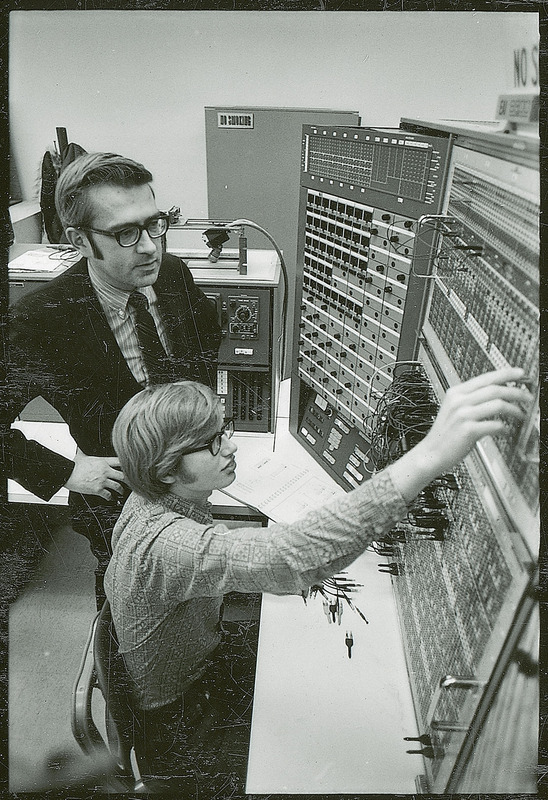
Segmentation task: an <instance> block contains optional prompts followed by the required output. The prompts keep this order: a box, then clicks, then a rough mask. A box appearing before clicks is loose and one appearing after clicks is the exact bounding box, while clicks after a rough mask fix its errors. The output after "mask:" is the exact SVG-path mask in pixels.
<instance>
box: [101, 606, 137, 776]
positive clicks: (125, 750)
mask: <svg viewBox="0 0 548 800" xmlns="http://www.w3.org/2000/svg"><path fill="white" fill-rule="evenodd" d="M93 661H94V668H95V678H96V681H97V685H98V686H99V689H100V690H101V693H102V695H103V697H104V700H105V706H106V708H105V722H106V729H107V737H108V744H109V749H110V751H111V753H112V756H113V757H114V758H115V760H116V762H117V763H118V765H119V766H120V767H121V768H122V769H124V770H126V771H128V772H129V771H131V762H130V753H131V749H132V747H133V744H134V738H135V732H136V730H137V728H138V726H139V724H140V716H139V711H138V709H137V707H136V705H135V703H134V699H133V689H132V682H131V678H130V676H129V674H128V671H127V669H126V665H125V662H124V658H123V656H122V655H121V654H120V653H119V652H118V638H117V636H116V630H115V628H114V623H113V621H112V616H111V613H110V605H109V603H108V601H105V603H104V604H103V607H102V609H101V611H100V613H99V616H98V618H97V626H96V629H95V636H94V638H93Z"/></svg>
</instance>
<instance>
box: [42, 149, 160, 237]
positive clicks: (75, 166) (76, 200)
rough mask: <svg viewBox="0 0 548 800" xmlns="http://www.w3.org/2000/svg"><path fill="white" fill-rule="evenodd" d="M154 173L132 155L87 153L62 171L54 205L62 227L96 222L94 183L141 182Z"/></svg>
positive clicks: (140, 183)
mask: <svg viewBox="0 0 548 800" xmlns="http://www.w3.org/2000/svg"><path fill="white" fill-rule="evenodd" d="M151 181H152V173H151V172H149V170H148V169H146V167H144V166H143V165H142V164H139V162H137V161H133V160H132V159H131V158H125V157H124V156H119V155H116V153H85V154H84V155H82V156H78V158H75V159H74V161H72V162H71V163H70V164H68V166H66V167H65V169H64V170H63V171H62V172H61V175H60V176H59V180H58V181H57V185H56V187H55V207H56V209H57V214H58V215H59V219H60V220H61V224H62V225H63V228H64V229H65V230H66V229H67V228H68V227H75V228H85V227H89V226H91V225H92V224H93V207H92V202H91V198H90V193H89V189H90V188H91V187H92V186H99V185H104V184H113V185H115V186H123V187H131V186H142V185H143V184H147V183H150V182H151Z"/></svg>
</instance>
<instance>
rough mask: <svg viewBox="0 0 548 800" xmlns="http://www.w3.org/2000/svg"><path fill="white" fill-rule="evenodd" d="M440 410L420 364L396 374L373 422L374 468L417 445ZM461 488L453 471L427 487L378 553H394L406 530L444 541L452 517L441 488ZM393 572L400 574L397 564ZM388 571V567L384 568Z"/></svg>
mask: <svg viewBox="0 0 548 800" xmlns="http://www.w3.org/2000/svg"><path fill="white" fill-rule="evenodd" d="M437 411H438V402H437V399H436V397H435V395H434V393H433V390H432V388H431V386H430V384H429V382H428V380H427V378H426V376H425V375H424V373H423V372H422V370H421V369H420V368H419V367H414V368H412V369H406V370H405V372H400V374H399V375H397V376H396V377H394V380H393V382H392V384H391V385H390V387H389V388H388V389H387V390H386V392H384V394H383V395H382V397H381V398H380V400H379V402H378V404H377V408H376V409H375V412H374V414H373V419H372V423H371V430H372V439H371V452H370V457H371V459H372V460H373V462H374V464H375V469H376V470H380V469H383V468H384V467H387V466H388V465H389V464H391V463H393V462H394V461H395V460H397V459H398V458H400V457H401V456H402V455H403V454H404V453H405V452H406V451H407V450H410V449H411V448H412V447H414V446H415V445H416V444H417V443H418V442H419V441H420V440H421V439H423V438H424V436H425V435H426V434H427V433H428V431H429V430H430V427H431V426H432V423H433V421H434V418H435V416H436V414H437ZM440 486H443V487H444V488H458V487H457V486H456V484H455V479H454V476H453V475H445V476H443V477H442V479H440V480H438V481H434V482H433V483H432V484H430V485H429V486H427V487H425V489H423V491H422V492H420V493H419V495H418V496H417V497H416V499H415V500H414V501H413V503H411V504H410V506H409V508H408V515H407V520H406V521H405V522H404V523H403V525H402V526H396V528H395V529H394V530H393V531H392V532H391V533H390V534H389V535H388V536H387V537H386V539H385V540H384V541H383V542H381V543H377V547H378V548H379V549H376V548H373V549H375V552H377V553H378V555H382V556H387V557H391V556H393V555H395V551H394V550H393V549H392V546H393V545H394V544H395V543H396V542H397V541H401V542H404V541H405V540H406V533H414V534H418V535H421V536H423V537H426V538H429V539H435V540H437V541H442V540H443V537H444V533H445V531H446V529H447V527H448V524H449V520H448V517H447V514H446V507H445V503H444V502H443V500H440V498H439V496H438V491H437V490H438V488H439V487H440ZM385 566H387V567H391V568H392V567H393V569H390V570H389V571H391V572H392V573H393V574H398V573H397V571H396V569H395V568H396V566H397V565H396V564H388V565H385ZM385 571H386V570H385Z"/></svg>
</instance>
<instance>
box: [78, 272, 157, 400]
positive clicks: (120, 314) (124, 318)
mask: <svg viewBox="0 0 548 800" xmlns="http://www.w3.org/2000/svg"><path fill="white" fill-rule="evenodd" d="M88 272H89V277H90V280H91V284H92V286H93V288H94V290H95V293H96V295H97V297H98V298H99V302H100V303H101V307H102V309H103V311H104V312H105V314H106V318H107V321H108V324H109V325H110V329H111V330H112V332H113V334H114V338H115V339H116V342H117V343H118V347H119V348H120V350H121V351H122V355H123V356H124V358H125V360H126V363H127V365H128V367H129V369H130V370H131V372H132V374H133V377H134V378H135V380H136V381H137V382H138V383H140V384H141V386H144V385H145V384H146V382H147V377H148V375H147V371H146V367H145V363H144V360H143V356H142V355H141V351H140V349H139V340H138V338H137V330H136V327H135V321H134V318H135V309H133V308H132V307H131V306H128V302H127V301H128V297H129V295H130V294H131V292H126V291H124V290H123V289H117V288H116V287H114V286H110V284H108V283H106V282H105V280H104V278H102V276H101V275H100V274H99V273H98V272H97V271H96V270H94V269H93V267H92V265H91V264H89V262H88ZM139 291H140V292H141V293H142V294H144V295H145V297H146V298H147V300H148V304H149V305H148V310H149V311H150V313H151V314H152V318H153V319H154V322H155V323H156V328H157V329H158V336H159V337H160V341H161V342H162V344H163V346H164V348H165V350H166V352H167V353H169V352H170V351H169V343H168V341H167V336H166V332H165V327H164V323H163V321H162V318H161V316H160V312H159V310H158V301H157V298H156V293H155V291H154V289H153V288H152V286H144V287H142V288H141V289H139Z"/></svg>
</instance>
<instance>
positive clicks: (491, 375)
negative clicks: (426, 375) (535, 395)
mask: <svg viewBox="0 0 548 800" xmlns="http://www.w3.org/2000/svg"><path fill="white" fill-rule="evenodd" d="M523 380H524V372H523V370H522V369H520V368H513V367H511V368H510V367H509V368H507V369H500V370H494V371H493V372H486V373H484V374H483V375H478V376H477V377H476V378H472V379H471V380H469V381H466V382H465V383H461V384H459V385H457V386H454V387H452V388H451V389H449V390H448V391H447V393H446V395H445V397H444V399H443V402H442V404H441V407H440V410H439V412H438V415H437V417H436V419H435V420H434V424H433V425H432V427H431V429H430V431H429V432H428V433H427V435H426V436H425V437H424V439H423V440H422V441H421V442H419V443H418V444H417V445H416V446H415V447H414V448H413V449H412V450H410V451H409V452H408V453H406V454H405V456H403V457H402V458H401V459H400V460H399V461H397V462H396V463H395V464H393V465H392V466H391V468H390V469H391V471H392V477H393V479H395V481H396V483H397V485H398V488H399V489H400V491H401V493H402V494H403V496H404V498H405V499H406V500H408V499H411V498H412V497H414V496H415V495H416V494H417V493H418V492H419V491H420V490H421V489H422V488H424V486H426V485H427V484H428V483H430V481H432V480H434V478H437V477H438V476H439V475H442V474H443V473H444V472H447V471H449V470H451V469H452V468H453V467H454V466H455V465H456V464H458V463H459V462H460V461H462V459H463V458H464V457H465V456H466V455H467V454H468V453H469V452H470V450H471V449H472V448H473V447H474V445H475V444H476V442H478V441H479V440H480V439H483V437H484V436H498V435H499V434H501V433H504V431H505V430H506V428H507V421H508V420H520V419H522V418H523V417H524V414H525V408H526V407H527V405H528V404H529V403H530V401H531V396H530V394H529V393H528V392H527V391H526V390H525V389H524V388H520V387H519V386H516V385H512V384H516V383H520V382H522V381H523Z"/></svg>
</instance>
